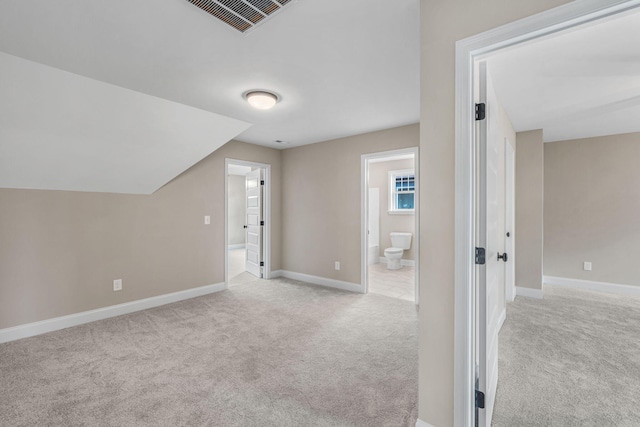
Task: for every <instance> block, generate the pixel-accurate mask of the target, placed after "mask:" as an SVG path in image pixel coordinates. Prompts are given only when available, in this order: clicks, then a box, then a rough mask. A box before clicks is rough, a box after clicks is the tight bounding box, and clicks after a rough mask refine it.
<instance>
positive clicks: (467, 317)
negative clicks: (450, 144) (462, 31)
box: [453, 0, 640, 427]
mask: <svg viewBox="0 0 640 427" xmlns="http://www.w3.org/2000/svg"><path fill="white" fill-rule="evenodd" d="M639 6H640V0H576V1H573V2H570V3H567V4H565V5H562V6H559V7H556V8H553V9H550V10H548V11H545V12H542V13H539V14H536V15H533V16H530V17H527V18H524V19H521V20H518V21H515V22H512V23H509V24H506V25H503V26H501V27H498V28H495V29H492V30H489V31H486V32H484V33H481V34H478V35H476V36H472V37H469V38H466V39H464V40H460V41H458V42H457V43H456V66H455V93H456V95H455V97H456V99H455V112H456V113H455V114H456V117H455V255H454V256H455V279H454V280H455V298H454V305H455V315H454V316H455V319H454V393H453V394H454V425H455V426H456V427H472V426H473V423H474V412H475V392H474V389H475V366H474V361H475V358H474V350H475V327H476V325H475V299H476V295H475V290H474V287H475V284H474V269H475V249H474V240H475V225H474V223H475V215H476V213H475V209H474V205H475V191H474V188H475V184H476V183H475V173H476V170H475V158H474V150H473V141H474V129H475V112H474V101H473V77H474V76H473V64H474V62H475V60H477V59H479V58H481V57H482V56H484V55H487V54H490V53H492V52H495V51H498V50H500V49H503V48H505V47H509V46H514V45H517V44H520V43H524V42H527V41H531V40H534V39H537V38H541V37H546V36H550V35H552V34H555V33H558V32H560V31H564V30H568V29H571V28H574V27H576V26H578V25H582V24H586V23H589V22H593V21H596V20H599V19H604V18H607V17H611V16H613V15H616V14H618V13H622V12H626V11H629V10H631V9H634V8H637V7H639Z"/></svg>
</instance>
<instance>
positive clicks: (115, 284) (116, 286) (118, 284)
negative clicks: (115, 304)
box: [113, 279, 122, 291]
mask: <svg viewBox="0 0 640 427" xmlns="http://www.w3.org/2000/svg"><path fill="white" fill-rule="evenodd" d="M113 290H114V291H121V290H122V279H116V280H114V281H113Z"/></svg>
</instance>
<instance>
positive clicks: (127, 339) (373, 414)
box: [0, 279, 418, 427]
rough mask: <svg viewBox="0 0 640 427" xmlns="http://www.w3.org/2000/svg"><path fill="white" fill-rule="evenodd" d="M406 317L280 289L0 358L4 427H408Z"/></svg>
mask: <svg viewBox="0 0 640 427" xmlns="http://www.w3.org/2000/svg"><path fill="white" fill-rule="evenodd" d="M417 381H418V343H417V313H416V307H415V306H414V304H413V303H411V302H408V301H402V300H398V299H392V298H388V297H384V296H379V295H372V294H370V295H359V294H353V293H347V292H341V291H336V290H330V289H325V288H321V287H316V286H312V285H305V284H301V283H300V282H295V281H291V280H286V279H275V280H271V281H260V283H259V286H256V283H255V282H253V283H247V284H239V285H236V286H234V287H233V288H231V289H230V290H227V291H224V292H221V293H218V294H213V295H208V296H204V297H199V298H194V299H191V300H187V301H182V302H178V303H175V304H171V305H167V306H163V307H158V308H155V309H151V310H146V311H143V312H138V313H134V314H130V315H126V316H121V317H117V318H112V319H107V320H103V321H99V322H94V323H90V324H86V325H82V326H78V327H75V328H70V329H66V330H62V331H58V332H53V333H50V334H46V335H41V336H37V337H33V338H27V339H24V340H20V341H14V342H10V343H6V344H2V345H0V425H2V426H43V425H49V426H80V425H85V426H222V427H224V426H279V427H284V426H327V427H328V426H333V427H336V426H367V427H372V426H393V427H398V426H413V425H414V424H415V421H416V416H417V388H418V384H417Z"/></svg>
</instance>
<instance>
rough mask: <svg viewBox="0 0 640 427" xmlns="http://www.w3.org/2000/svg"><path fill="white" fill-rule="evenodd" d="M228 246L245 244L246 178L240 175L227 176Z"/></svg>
mask: <svg viewBox="0 0 640 427" xmlns="http://www.w3.org/2000/svg"><path fill="white" fill-rule="evenodd" d="M227 179H228V182H227V185H228V186H229V193H228V194H229V196H228V198H229V206H228V207H229V215H228V221H229V236H228V237H229V242H228V243H229V244H230V245H239V244H243V243H245V239H246V237H245V232H244V223H245V211H246V204H247V199H246V184H245V181H246V177H244V176H242V175H229V177H228V178H227Z"/></svg>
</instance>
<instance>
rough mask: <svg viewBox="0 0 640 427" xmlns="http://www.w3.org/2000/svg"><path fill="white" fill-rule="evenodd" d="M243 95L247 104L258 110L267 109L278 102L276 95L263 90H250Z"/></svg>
mask: <svg viewBox="0 0 640 427" xmlns="http://www.w3.org/2000/svg"><path fill="white" fill-rule="evenodd" d="M244 97H245V98H246V99H247V102H248V103H249V105H251V106H252V107H253V108H257V109H259V110H268V109H269V108H271V107H273V106H274V105H276V102H278V95H276V94H275V93H272V92H267V91H264V90H251V91H249V92H247V93H246V94H245V95H244Z"/></svg>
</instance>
